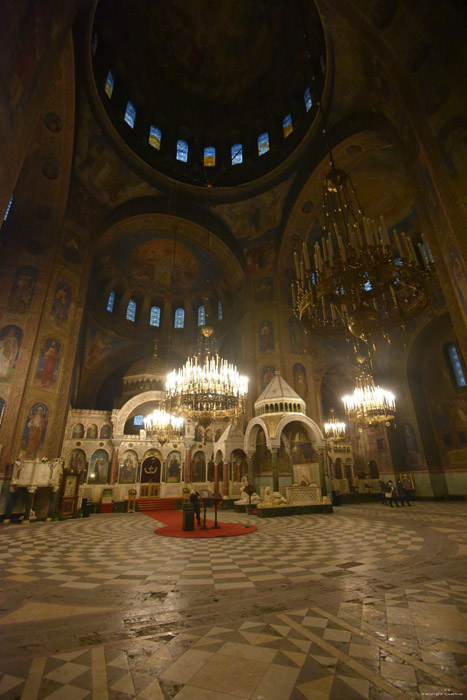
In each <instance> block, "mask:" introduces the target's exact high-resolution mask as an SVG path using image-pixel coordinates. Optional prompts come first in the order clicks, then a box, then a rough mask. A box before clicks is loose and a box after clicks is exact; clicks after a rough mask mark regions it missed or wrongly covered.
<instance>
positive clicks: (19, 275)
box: [7, 265, 37, 314]
mask: <svg viewBox="0 0 467 700" xmlns="http://www.w3.org/2000/svg"><path fill="white" fill-rule="evenodd" d="M36 280H37V270H36V268H35V267H29V266H28V265H26V266H24V267H20V268H18V270H17V271H16V276H15V281H14V282H13V286H12V288H11V292H10V297H9V299H8V304H7V311H10V313H15V314H24V313H26V311H27V310H28V309H29V307H30V305H31V299H32V296H33V294H34V287H35V286H36Z"/></svg>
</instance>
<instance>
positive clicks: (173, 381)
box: [166, 326, 248, 425]
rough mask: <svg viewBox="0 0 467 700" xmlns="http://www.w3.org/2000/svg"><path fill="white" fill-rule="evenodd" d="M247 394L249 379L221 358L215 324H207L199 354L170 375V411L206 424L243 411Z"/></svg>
mask: <svg viewBox="0 0 467 700" xmlns="http://www.w3.org/2000/svg"><path fill="white" fill-rule="evenodd" d="M247 394H248V378H247V377H245V376H242V375H241V374H240V373H239V371H238V370H237V368H236V367H235V366H234V365H232V364H230V363H229V362H228V361H227V360H224V359H222V358H221V357H219V355H218V354H217V352H216V351H215V334H214V329H213V328H212V327H211V326H203V328H202V329H201V331H200V341H199V350H198V354H197V355H194V356H193V357H189V358H188V360H187V361H186V363H185V364H184V365H183V367H181V368H180V369H178V370H174V371H173V372H171V373H170V374H169V375H168V376H167V383H166V396H167V402H168V406H169V407H170V410H171V411H174V412H175V413H180V414H183V415H185V416H186V417H187V418H190V419H191V420H194V421H197V422H198V423H201V424H202V425H209V424H210V423H212V422H213V421H214V420H229V419H232V418H235V417H236V416H238V415H239V414H240V413H243V411H244V409H245V399H246V396H247Z"/></svg>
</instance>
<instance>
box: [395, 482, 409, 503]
mask: <svg viewBox="0 0 467 700" xmlns="http://www.w3.org/2000/svg"><path fill="white" fill-rule="evenodd" d="M396 489H397V498H398V499H399V501H400V502H401V504H402V507H404V501H406V503H407V505H408V506H409V508H410V507H411V506H410V501H409V494H408V493H407V491H406V490H405V488H404V484H403V483H402V481H401V480H400V479H398V480H397V481H396Z"/></svg>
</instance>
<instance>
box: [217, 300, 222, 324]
mask: <svg viewBox="0 0 467 700" xmlns="http://www.w3.org/2000/svg"><path fill="white" fill-rule="evenodd" d="M217 320H218V321H222V304H221V302H220V301H218V302H217Z"/></svg>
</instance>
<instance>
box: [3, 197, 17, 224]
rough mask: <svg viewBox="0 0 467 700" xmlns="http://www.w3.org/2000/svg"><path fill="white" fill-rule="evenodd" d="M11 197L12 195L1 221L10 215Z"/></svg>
mask: <svg viewBox="0 0 467 700" xmlns="http://www.w3.org/2000/svg"><path fill="white" fill-rule="evenodd" d="M13 197H14V195H11V197H10V201H9V202H8V206H7V208H6V212H5V216H4V217H3V221H6V219H7V216H8V214H9V213H10V209H11V205H12V204H13Z"/></svg>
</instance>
